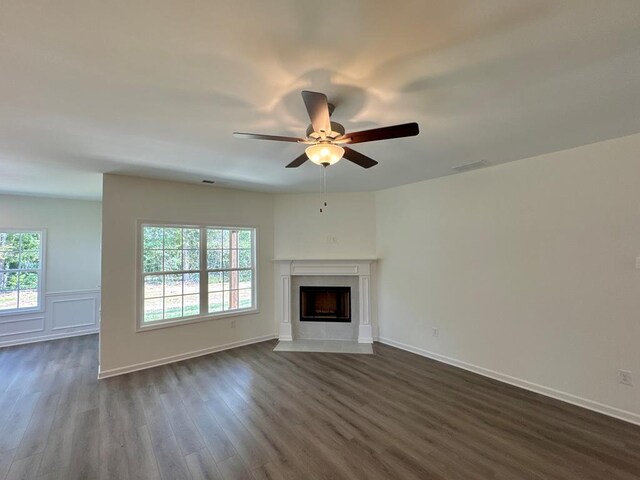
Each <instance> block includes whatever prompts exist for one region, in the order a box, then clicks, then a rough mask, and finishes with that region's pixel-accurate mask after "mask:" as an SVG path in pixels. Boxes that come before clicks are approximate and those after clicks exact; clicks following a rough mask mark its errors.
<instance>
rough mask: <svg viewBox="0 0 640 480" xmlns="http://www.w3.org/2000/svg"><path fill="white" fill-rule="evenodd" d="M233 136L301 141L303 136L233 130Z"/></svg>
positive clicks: (277, 140) (278, 140) (279, 140)
mask: <svg viewBox="0 0 640 480" xmlns="http://www.w3.org/2000/svg"><path fill="white" fill-rule="evenodd" d="M233 136H234V137H236V138H252V139H254V140H274V141H276V142H295V143H298V142H301V141H303V140H304V139H303V138H297V137H280V136H278V135H262V134H260V133H241V132H233Z"/></svg>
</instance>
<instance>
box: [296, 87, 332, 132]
mask: <svg viewBox="0 0 640 480" xmlns="http://www.w3.org/2000/svg"><path fill="white" fill-rule="evenodd" d="M302 99H303V100H304V105H305V107H307V112H308V113H309V118H310V119H311V125H313V129H314V130H315V131H316V132H318V133H320V132H326V133H330V132H331V119H330V118H329V117H330V116H329V102H328V101H327V96H326V95H325V94H324V93H318V92H309V91H307V90H304V91H303V92H302Z"/></svg>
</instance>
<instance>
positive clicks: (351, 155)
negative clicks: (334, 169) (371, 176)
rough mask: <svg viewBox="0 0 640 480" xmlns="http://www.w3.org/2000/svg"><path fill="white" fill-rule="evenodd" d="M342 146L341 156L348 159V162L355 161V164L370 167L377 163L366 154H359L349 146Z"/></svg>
mask: <svg viewBox="0 0 640 480" xmlns="http://www.w3.org/2000/svg"><path fill="white" fill-rule="evenodd" d="M342 148H344V155H343V157H344V158H346V159H347V160H349V161H350V162H353V163H355V164H356V165H360V166H361V167H362V168H371V167H374V166H376V165H377V164H378V162H376V161H375V160H374V159H373V158H369V157H367V156H366V155H363V154H361V153H360V152H356V151H355V150H352V149H350V148H349V147H342Z"/></svg>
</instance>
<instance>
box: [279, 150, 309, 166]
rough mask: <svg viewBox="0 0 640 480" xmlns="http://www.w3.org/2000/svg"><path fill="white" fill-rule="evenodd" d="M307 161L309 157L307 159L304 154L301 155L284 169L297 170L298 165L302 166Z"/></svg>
mask: <svg viewBox="0 0 640 480" xmlns="http://www.w3.org/2000/svg"><path fill="white" fill-rule="evenodd" d="M307 160H309V157H307V154H306V153H303V154H302V155H300V156H299V157H298V158H296V159H295V160H294V161H293V162H291V163H290V164H289V165H287V166H286V167H285V168H298V167H299V166H300V165H302V164H303V163H304V162H306V161H307Z"/></svg>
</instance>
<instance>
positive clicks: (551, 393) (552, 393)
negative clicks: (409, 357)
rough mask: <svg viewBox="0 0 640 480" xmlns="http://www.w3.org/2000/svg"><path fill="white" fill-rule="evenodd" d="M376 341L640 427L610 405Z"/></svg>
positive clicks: (634, 418) (628, 414)
mask: <svg viewBox="0 0 640 480" xmlns="http://www.w3.org/2000/svg"><path fill="white" fill-rule="evenodd" d="M377 341H379V342H380V343H384V344H385V345H390V346H392V347H396V348H399V349H401V350H405V351H407V352H411V353H415V354H416V355H420V356H422V357H427V358H430V359H432V360H436V361H438V362H442V363H446V364H447V365H452V366H454V367H458V368H462V369H463V370H468V371H469V372H473V373H477V374H478V375H482V376H484V377H488V378H492V379H494V380H498V381H499V382H503V383H508V384H509V385H513V386H515V387H519V388H523V389H525V390H529V391H530V392H535V393H539V394H540V395H544V396H546V397H551V398H555V399H556V400H560V401H563V402H566V403H570V404H572V405H576V406H578V407H582V408H586V409H588V410H592V411H594V412H598V413H602V414H604V415H607V416H609V417H613V418H617V419H618V420H623V421H625V422H629V423H633V424H635V425H640V415H638V414H637V413H633V412H629V411H627V410H622V409H620V408H616V407H612V406H610V405H605V404H603V403H599V402H595V401H593V400H589V399H587V398H583V397H579V396H577V395H573V394H571V393H567V392H563V391H561V390H556V389H555V388H550V387H545V386H544V385H539V384H537V383H533V382H529V381H527V380H522V379H521V378H517V377H512V376H511V375H506V374H504V373H500V372H496V371H494V370H490V369H488V368H484V367H480V366H478V365H474V364H472V363H467V362H464V361H462V360H457V359H455V358H451V357H447V356H445V355H441V354H439V353H435V352H430V351H429V350H424V349H422V348H418V347H414V346H413V345H408V344H406V343H402V342H398V341H395V340H392V339H390V338H384V337H379V338H378V339H377Z"/></svg>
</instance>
